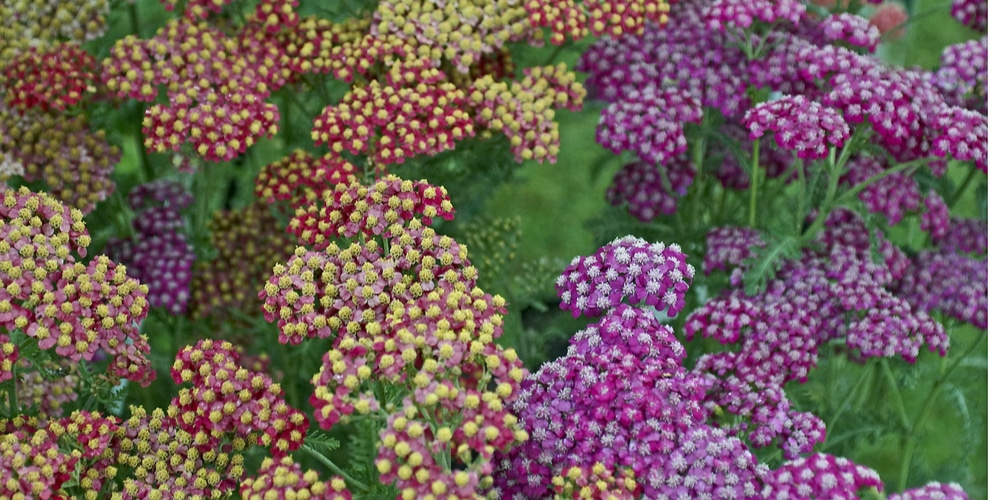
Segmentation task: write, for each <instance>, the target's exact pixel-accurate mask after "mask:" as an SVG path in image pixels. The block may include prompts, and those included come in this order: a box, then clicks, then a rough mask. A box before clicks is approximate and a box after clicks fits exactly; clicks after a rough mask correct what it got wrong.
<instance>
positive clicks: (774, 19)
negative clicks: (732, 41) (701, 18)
mask: <svg viewBox="0 0 1000 500" xmlns="http://www.w3.org/2000/svg"><path fill="white" fill-rule="evenodd" d="M805 13H806V7H805V5H804V4H802V3H800V2H796V1H794V0H750V1H735V0H715V1H714V2H712V4H711V5H710V6H709V8H708V9H707V10H706V11H705V23H706V26H707V28H708V29H709V30H726V29H734V28H742V29H747V28H750V27H751V25H752V24H753V23H754V22H761V23H767V24H774V23H778V22H781V21H787V22H789V23H791V24H793V25H797V24H798V23H799V20H800V19H801V18H802V16H803V15H804V14H805Z"/></svg>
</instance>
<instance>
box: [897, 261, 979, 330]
mask: <svg viewBox="0 0 1000 500" xmlns="http://www.w3.org/2000/svg"><path fill="white" fill-rule="evenodd" d="M986 263H987V261H986V260H977V259H974V258H972V257H970V256H968V255H965V254H961V253H957V252H952V251H947V250H936V251H935V250H931V251H928V250H924V251H921V252H920V253H918V254H917V255H916V256H915V257H914V258H913V260H912V261H911V264H910V267H908V268H907V269H906V274H904V275H903V277H902V279H900V280H899V281H898V282H896V283H895V284H894V286H893V289H894V290H895V291H896V293H897V294H898V295H899V296H900V297H901V298H902V299H903V300H905V301H906V302H908V303H909V304H910V306H911V307H913V308H914V309H917V310H921V311H930V310H935V309H936V310H939V311H941V312H943V313H944V314H945V315H947V316H951V317H953V318H955V319H958V320H960V321H965V322H967V323H971V324H972V325H973V326H975V327H977V328H982V329H984V330H985V329H986V327H987V319H988V317H987V316H988V315H987V306H986V296H987V282H986V272H987V265H986Z"/></svg>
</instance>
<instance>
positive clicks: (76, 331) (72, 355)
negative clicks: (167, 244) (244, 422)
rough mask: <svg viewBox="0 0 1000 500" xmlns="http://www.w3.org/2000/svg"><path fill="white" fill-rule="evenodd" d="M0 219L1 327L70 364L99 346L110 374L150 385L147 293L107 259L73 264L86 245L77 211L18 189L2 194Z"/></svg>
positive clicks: (151, 375)
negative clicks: (142, 328) (144, 324)
mask: <svg viewBox="0 0 1000 500" xmlns="http://www.w3.org/2000/svg"><path fill="white" fill-rule="evenodd" d="M0 220H3V221H4V224H3V230H2V231H0V237H2V239H0V284H2V286H3V289H2V290H0V325H2V326H3V327H4V328H6V329H7V330H14V329H20V330H21V331H23V332H24V333H25V334H27V335H28V336H29V337H31V338H34V339H35V340H36V341H37V342H38V347H39V348H41V349H46V350H48V349H52V350H54V351H55V352H56V354H58V355H59V356H62V357H64V358H67V359H69V360H72V361H78V360H81V359H83V360H91V359H93V357H94V355H95V354H96V353H97V350H98V349H102V350H103V351H104V352H105V353H106V354H107V355H109V356H110V357H111V364H110V366H109V370H110V371H111V372H112V373H113V374H115V375H117V376H120V377H123V378H127V379H129V380H132V381H135V382H139V383H141V384H143V385H148V384H149V382H150V381H151V380H152V377H153V376H154V372H153V370H152V367H151V366H150V362H149V360H148V359H146V358H145V353H148V352H149V344H148V343H147V342H146V339H145V337H144V336H141V335H140V334H139V327H138V323H139V322H140V321H142V319H143V318H144V317H145V316H146V312H147V311H148V308H149V303H148V302H147V298H146V295H147V292H148V288H147V287H146V285H141V284H139V282H138V281H137V280H135V279H133V278H130V277H128V276H127V275H126V274H125V267H124V266H121V265H118V264H115V263H114V262H112V261H111V260H110V259H108V258H107V257H106V256H103V255H101V256H98V257H97V258H95V259H93V260H91V261H90V263H89V264H87V265H84V264H83V263H80V262H77V261H76V258H75V257H74V256H73V253H74V252H76V253H77V254H79V255H80V256H81V257H83V256H85V255H86V247H87V246H88V245H89V244H90V235H89V234H88V233H87V229H86V226H85V225H84V223H83V216H82V214H81V213H80V211H79V210H76V209H70V208H67V207H65V206H64V205H62V204H61V203H59V202H58V201H56V200H55V199H54V198H52V197H51V196H49V195H47V194H37V193H33V192H31V191H29V190H28V189H27V188H25V187H22V188H20V189H19V190H16V191H15V190H8V191H6V192H4V193H3V204H2V205H0Z"/></svg>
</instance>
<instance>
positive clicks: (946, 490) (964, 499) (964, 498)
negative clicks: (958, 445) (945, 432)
mask: <svg viewBox="0 0 1000 500" xmlns="http://www.w3.org/2000/svg"><path fill="white" fill-rule="evenodd" d="M984 5H985V2H984ZM968 499H969V494H968V493H966V492H965V490H963V489H962V485H960V484H958V483H939V482H937V481H932V482H930V483H927V484H925V485H923V486H920V487H917V488H910V489H908V490H906V491H903V492H900V493H893V494H891V495H889V496H888V500H968Z"/></svg>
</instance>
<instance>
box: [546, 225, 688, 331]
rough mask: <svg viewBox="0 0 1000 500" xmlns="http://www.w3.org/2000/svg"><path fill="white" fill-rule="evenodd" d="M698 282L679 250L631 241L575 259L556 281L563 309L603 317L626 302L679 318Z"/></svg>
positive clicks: (622, 240)
mask: <svg viewBox="0 0 1000 500" xmlns="http://www.w3.org/2000/svg"><path fill="white" fill-rule="evenodd" d="M693 277H694V266H692V265H690V264H688V263H687V262H686V256H685V255H684V253H682V252H681V249H680V247H679V246H677V245H670V246H666V245H664V244H663V243H649V242H647V241H646V240H643V239H642V238H636V237H634V236H626V237H623V238H618V239H616V240H615V241H612V242H611V243H609V244H607V245H605V246H603V247H601V248H600V249H599V250H598V251H597V253H595V254H594V255H591V256H588V257H585V258H584V257H575V258H574V259H573V261H572V262H570V264H569V266H567V267H566V270H565V271H563V273H562V275H560V276H559V278H558V279H557V280H556V291H557V292H558V293H559V307H561V308H562V309H563V310H568V311H572V312H573V316H574V317H579V316H580V314H581V313H583V314H584V315H587V316H597V315H599V314H601V313H602V312H603V311H607V310H609V309H612V308H613V307H615V306H616V305H617V304H618V303H620V302H621V301H622V299H627V300H628V302H629V303H630V304H632V305H637V304H639V303H640V302H644V303H645V304H646V305H649V306H651V307H655V308H656V309H658V310H661V311H662V310H664V309H665V310H666V311H667V314H668V315H670V316H675V315H677V313H678V312H679V311H680V310H681V309H683V308H684V294H685V293H686V292H687V289H688V287H689V286H690V283H689V281H685V280H691V278H693Z"/></svg>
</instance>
